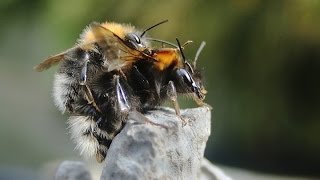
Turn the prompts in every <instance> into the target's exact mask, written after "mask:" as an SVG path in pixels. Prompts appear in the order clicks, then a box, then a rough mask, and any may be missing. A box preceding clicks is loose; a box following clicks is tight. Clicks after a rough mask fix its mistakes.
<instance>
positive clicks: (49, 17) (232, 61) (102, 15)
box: [0, 0, 320, 175]
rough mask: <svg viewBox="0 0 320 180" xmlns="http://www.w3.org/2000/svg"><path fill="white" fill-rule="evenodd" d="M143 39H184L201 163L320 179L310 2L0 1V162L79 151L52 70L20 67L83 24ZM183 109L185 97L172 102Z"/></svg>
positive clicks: (315, 18) (318, 35)
mask: <svg viewBox="0 0 320 180" xmlns="http://www.w3.org/2000/svg"><path fill="white" fill-rule="evenodd" d="M164 19H169V23H166V24H164V25H161V26H159V27H157V28H155V29H153V30H151V31H150V32H148V34H149V36H151V37H155V38H158V39H164V40H167V41H171V42H175V37H179V39H180V40H181V41H182V42H184V41H186V40H193V41H194V43H193V44H192V45H189V46H188V47H187V48H186V50H185V53H186V55H187V57H189V59H192V58H193V57H194V55H195V52H196V50H197V48H198V46H199V45H200V43H201V41H203V40H204V41H206V43H207V46H206V47H205V49H204V50H203V52H202V54H201V55H200V58H199V63H198V65H199V66H200V67H203V71H204V74H205V75H204V76H205V85H206V87H207V90H208V92H209V93H208V95H207V97H206V102H207V103H208V104H210V105H212V106H213V111H212V117H213V118H212V135H211V137H210V139H209V143H208V147H207V149H206V157H207V158H209V159H210V160H211V161H213V162H216V163H219V164H224V165H229V166H236V167H241V168H248V169H252V170H258V171H264V172H274V173H283V174H301V175H320V166H319V164H320V153H319V152H320V140H319V139H320V79H319V78H320V23H319V22H320V21H319V19H320V1H317V0H273V1H272V0H270V1H263V0H241V1H240V0H226V1H218V0H212V1H204V0H197V1H196V0H194V1H191V0H185V1H183V0H171V1H167V0H164V1H155V0H151V1H143V0H137V1H123V0H120V1H116V0H109V1H107V0H92V1H90V0H70V1H65V0H33V1H31V0H30V1H23V0H2V1H1V2H0V21H1V28H0V40H1V41H0V80H1V88H0V90H1V93H0V106H1V108H0V120H1V125H0V143H1V146H0V153H1V154H0V165H1V166H2V165H6V166H7V165H8V166H21V167H31V168H38V167H40V166H42V165H43V164H44V163H46V162H49V161H52V160H55V159H63V158H70V157H74V158H79V155H78V153H77V152H75V151H74V150H73V148H74V144H72V143H71V140H70V139H69V134H67V130H66V128H67V125H66V124H65V121H66V119H67V116H63V115H61V114H60V113H59V112H58V110H57V108H55V107H54V104H53V101H52V97H51V89H52V80H53V75H54V73H55V70H56V67H54V68H52V69H50V70H48V71H46V72H43V73H37V72H35V71H34V70H33V69H32V68H33V66H34V65H36V64H38V63H39V62H41V61H42V60H43V59H45V58H46V57H47V56H49V55H53V54H56V53H58V52H61V51H63V50H65V49H67V48H70V47H72V46H73V45H74V43H75V42H76V39H77V38H78V36H79V34H80V33H81V31H82V29H83V28H84V27H86V25H87V24H89V23H90V22H92V21H97V22H103V21H105V20H108V21H115V22H122V23H131V24H133V25H135V26H136V27H138V28H140V29H144V28H147V27H149V26H151V25H153V24H155V23H157V22H160V21H161V20H164ZM183 102H184V103H183V104H184V105H183V107H190V106H192V105H193V104H192V101H183Z"/></svg>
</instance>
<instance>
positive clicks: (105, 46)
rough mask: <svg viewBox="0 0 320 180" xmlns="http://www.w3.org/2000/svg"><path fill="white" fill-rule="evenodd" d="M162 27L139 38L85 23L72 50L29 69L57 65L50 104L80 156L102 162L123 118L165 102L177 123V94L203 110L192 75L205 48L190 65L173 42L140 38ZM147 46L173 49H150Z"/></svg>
mask: <svg viewBox="0 0 320 180" xmlns="http://www.w3.org/2000/svg"><path fill="white" fill-rule="evenodd" d="M165 22H167V20H166V21H162V22H160V23H158V24H156V25H154V26H152V27H150V28H148V29H146V30H144V31H142V32H141V31H138V30H137V29H135V28H134V27H133V26H131V25H127V24H118V23H114V22H105V23H101V24H100V23H95V22H94V23H91V24H90V25H89V26H88V27H87V28H85V29H84V30H83V32H82V34H81V35H80V38H79V40H78V42H77V44H76V45H75V46H74V47H72V48H70V49H68V50H66V51H64V52H62V53H60V54H57V55H54V56H51V57H49V58H48V59H46V60H45V61H43V62H42V63H40V64H39V65H37V66H36V67H35V69H36V70H37V71H43V70H45V69H48V68H50V67H51V66H52V65H55V64H59V68H58V71H57V73H56V74H55V77H54V83H53V97H54V102H55V105H56V106H57V107H58V109H59V110H60V111H62V112H63V113H64V112H65V111H67V112H68V113H69V114H70V117H69V119H68V124H69V130H70V133H71V138H72V139H73V140H74V141H75V143H76V148H77V149H79V150H80V154H85V155H88V156H93V155H95V156H96V159H97V161H98V162H102V161H103V160H104V159H105V157H106V153H107V150H108V148H109V146H110V144H111V142H112V140H113V138H114V137H115V136H116V135H117V134H118V133H119V132H120V131H121V129H122V128H123V126H124V125H125V123H126V121H127V119H128V116H129V115H132V117H137V118H141V117H144V115H143V113H144V112H146V111H148V110H150V109H154V108H156V107H157V106H159V105H161V104H162V103H163V102H164V101H165V100H168V99H169V100H171V101H172V102H173V104H174V108H175V111H176V114H177V115H178V116H179V117H181V115H180V108H179V104H178V102H177V94H188V95H190V96H191V97H192V98H193V99H194V100H195V101H196V102H197V103H198V104H199V105H204V104H205V103H204V102H203V100H204V97H205V94H206V90H205V89H204V87H203V85H202V77H201V73H200V71H198V70H197V69H196V61H197V59H198V56H199V53H200V51H201V50H202V48H203V46H204V45H205V43H204V42H203V43H202V44H201V46H200V48H199V49H198V52H197V54H196V57H195V60H194V62H193V63H192V64H190V63H188V62H187V61H186V58H185V57H184V54H183V51H182V49H183V47H184V45H182V46H181V45H180V42H179V41H178V39H177V44H178V45H175V44H171V43H169V42H166V41H162V40H158V39H153V38H147V37H145V36H144V35H145V33H146V32H147V31H148V30H150V29H152V28H154V27H156V26H158V25H160V24H162V23H165ZM150 41H160V42H162V43H166V44H170V45H172V46H173V47H172V48H165V47H159V48H155V47H152V46H151V43H150ZM145 119H146V118H145ZM181 119H183V118H182V117H181ZM184 123H185V122H184Z"/></svg>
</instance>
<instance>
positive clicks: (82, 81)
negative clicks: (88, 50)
mask: <svg viewBox="0 0 320 180" xmlns="http://www.w3.org/2000/svg"><path fill="white" fill-rule="evenodd" d="M88 56H89V55H88ZM88 62H89V60H88V59H85V62H84V64H83V67H82V69H81V72H80V85H85V84H86V82H87V70H88Z"/></svg>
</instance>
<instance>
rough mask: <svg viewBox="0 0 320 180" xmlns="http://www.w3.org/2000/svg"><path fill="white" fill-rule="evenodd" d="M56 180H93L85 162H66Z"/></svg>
mask: <svg viewBox="0 0 320 180" xmlns="http://www.w3.org/2000/svg"><path fill="white" fill-rule="evenodd" d="M55 180H91V175H90V172H89V170H88V169H87V167H86V165H85V164H84V163H83V162H79V161H64V162H62V163H61V164H60V166H59V167H58V170H57V172H56V177H55Z"/></svg>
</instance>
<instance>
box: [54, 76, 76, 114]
mask: <svg viewBox="0 0 320 180" xmlns="http://www.w3.org/2000/svg"><path fill="white" fill-rule="evenodd" d="M79 92H80V86H79V85H78V82H77V81H75V79H74V78H72V77H70V76H68V75H67V74H64V73H57V74H55V77H54V86H53V97H54V102H55V105H56V106H57V107H58V109H59V110H60V111H61V112H65V110H66V109H68V110H69V111H70V108H71V107H70V104H72V102H73V101H74V100H75V99H77V97H78V96H79Z"/></svg>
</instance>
